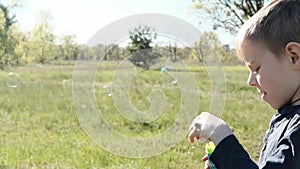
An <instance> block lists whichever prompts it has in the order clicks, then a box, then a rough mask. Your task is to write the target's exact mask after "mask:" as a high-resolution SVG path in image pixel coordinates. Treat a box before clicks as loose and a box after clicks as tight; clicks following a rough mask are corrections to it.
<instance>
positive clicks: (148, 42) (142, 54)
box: [127, 25, 161, 69]
mask: <svg viewBox="0 0 300 169" xmlns="http://www.w3.org/2000/svg"><path fill="white" fill-rule="evenodd" d="M156 37H157V33H156V31H155V29H154V28H152V27H150V26H147V25H139V26H137V27H136V28H134V29H133V30H129V38H130V40H131V42H130V44H129V46H128V47H127V49H129V51H130V53H131V57H130V58H129V60H130V61H131V62H132V63H133V64H134V65H135V66H137V67H141V68H143V69H149V68H150V66H151V65H152V64H155V63H156V59H158V58H159V57H161V55H160V54H159V53H157V52H153V51H152V44H153V41H154V40H155V39H156Z"/></svg>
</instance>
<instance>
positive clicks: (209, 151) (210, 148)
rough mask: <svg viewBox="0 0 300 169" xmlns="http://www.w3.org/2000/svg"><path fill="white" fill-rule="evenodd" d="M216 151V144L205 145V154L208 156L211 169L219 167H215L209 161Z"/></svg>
mask: <svg viewBox="0 0 300 169" xmlns="http://www.w3.org/2000/svg"><path fill="white" fill-rule="evenodd" d="M214 150H215V144H214V143H213V142H208V143H206V145H205V153H206V154H207V156H208V166H209V168H210V169H217V167H216V166H215V165H214V163H213V162H212V161H211V160H210V159H209V158H210V155H211V154H212V153H213V151H214Z"/></svg>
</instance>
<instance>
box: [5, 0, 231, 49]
mask: <svg viewBox="0 0 300 169" xmlns="http://www.w3.org/2000/svg"><path fill="white" fill-rule="evenodd" d="M17 1H18V3H19V4H20V5H21V6H20V7H18V8H17V9H15V10H14V11H13V13H14V14H16V19H17V21H18V22H17V24H18V26H19V27H20V28H21V30H23V31H30V30H32V29H33V28H34V26H35V25H36V24H37V23H38V17H39V16H40V14H41V11H46V12H48V13H49V14H50V16H51V20H50V21H51V24H52V25H53V26H54V34H55V35H58V36H60V37H62V36H63V35H71V34H74V35H76V41H77V42H78V43H87V42H88V40H89V39H90V38H91V37H92V36H93V35H94V34H95V33H96V32H97V31H99V30H101V28H103V27H105V26H107V25H109V24H110V23H112V22H115V21H117V20H119V19H121V18H124V17H128V16H131V15H135V14H143V13H159V14H167V15H171V16H175V17H177V18H180V19H183V20H184V21H186V22H189V23H191V24H192V25H194V26H195V27H197V28H199V30H200V31H210V30H211V28H212V25H211V24H210V23H206V22H205V20H204V19H203V18H201V16H200V15H199V14H198V13H197V12H196V11H194V10H193V9H192V8H191V6H192V4H193V2H192V0H17ZM0 2H2V3H3V4H5V5H8V4H9V3H11V2H12V0H0ZM199 23H201V25H200V24H199ZM219 35H220V36H219V38H220V40H221V42H222V43H224V44H232V43H233V39H234V37H232V36H231V35H230V34H228V33H224V32H219Z"/></svg>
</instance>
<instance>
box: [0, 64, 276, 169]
mask: <svg viewBox="0 0 300 169" xmlns="http://www.w3.org/2000/svg"><path fill="white" fill-rule="evenodd" d="M116 66H117V64H116V63H107V64H102V65H101V66H100V67H99V71H98V73H97V75H96V77H95V89H96V90H95V99H96V101H97V103H98V107H99V110H100V111H101V112H102V113H103V116H104V118H105V119H106V120H107V122H108V123H109V124H110V125H111V126H112V127H113V128H114V129H115V130H117V131H119V132H120V133H125V134H126V135H128V136H132V137H152V136H155V135H156V134H159V133H161V132H164V131H165V130H166V129H167V128H168V127H170V126H171V125H172V124H173V123H174V120H175V118H176V115H177V113H178V109H179V107H180V104H179V103H180V92H181V91H180V89H179V88H178V85H177V84H174V85H168V84H167V83H168V82H169V81H170V80H171V81H172V80H173V79H172V78H171V77H167V76H166V75H165V74H163V75H162V74H160V73H159V71H157V70H149V71H146V72H143V73H140V74H139V76H138V77H137V78H135V79H132V81H131V83H130V85H129V87H128V89H129V90H128V93H129V96H130V97H129V98H130V102H131V103H132V105H134V106H135V107H136V109H138V110H140V111H147V110H148V109H149V107H150V104H151V103H150V102H149V96H150V95H151V91H152V90H153V88H152V86H154V85H156V86H157V88H161V91H162V92H163V93H164V94H165V96H166V107H165V109H164V110H165V111H164V112H163V113H162V114H161V115H160V116H159V117H158V118H157V119H155V120H154V121H152V122H150V123H139V122H134V121H131V120H128V119H126V118H125V117H123V116H121V115H120V114H119V113H118V110H117V109H116V108H115V105H114V101H113V97H112V96H110V95H108V94H109V92H110V90H109V89H107V88H103V86H105V85H111V83H112V80H111V79H112V77H113V76H114V70H115V68H116ZM73 70H74V67H73V66H60V67H58V66H56V67H53V66H45V67H42V68H41V67H19V68H14V69H10V70H5V71H1V72H0V79H1V83H0V84H1V86H2V87H0V95H1V97H0V126H1V132H0V168H63V169H64V168H107V169H108V168H116V169H121V168H122V169H123V168H138V169H139V168H178V169H179V168H180V169H182V168H202V167H203V164H202V163H201V162H200V159H201V157H202V156H203V155H204V146H203V145H202V144H200V143H196V144H190V143H189V142H188V140H187V139H186V138H184V139H183V140H182V141H181V142H180V143H178V144H177V145H176V146H174V147H172V148H171V150H170V151H167V152H165V153H163V154H160V155H157V156H155V157H150V158H143V159H133V158H126V157H119V156H117V155H114V154H113V153H110V152H107V151H105V150H104V149H102V148H101V147H100V146H98V145H97V144H96V143H95V142H94V141H93V140H92V139H90V138H89V137H88V135H87V134H86V133H85V132H84V130H83V129H82V127H81V124H80V123H79V120H78V119H77V114H76V112H75V109H74V104H73V98H72V76H73ZM224 70H225V76H226V91H225V92H226V104H225V108H224V112H223V114H222V118H224V119H225V121H227V122H228V123H229V124H230V126H231V127H232V128H233V130H234V132H235V133H236V135H237V136H238V138H239V139H240V141H241V143H242V144H243V145H244V146H245V148H246V149H247V150H248V151H249V153H250V155H251V156H252V157H253V158H254V159H255V160H257V159H258V154H259V151H260V148H261V143H262V138H263V135H264V132H265V130H266V129H267V126H268V122H269V119H270V117H271V115H272V114H273V112H274V111H273V110H272V109H271V108H270V107H268V106H267V105H266V104H265V103H263V102H262V101H261V100H260V99H259V96H258V94H257V92H256V90H255V89H252V88H250V87H248V86H247V84H246V80H247V76H248V72H247V69H246V68H244V67H242V66H238V67H224ZM11 71H13V72H16V73H18V74H19V75H20V77H21V82H22V83H21V84H20V85H19V86H18V87H16V88H13V87H11V86H7V85H6V78H7V75H8V73H9V72H11ZM189 71H192V73H193V77H194V78H195V79H196V81H197V84H198V89H199V91H198V92H199V97H200V103H199V109H200V110H199V112H198V113H200V112H201V111H208V110H209V107H210V102H211V84H210V80H209V76H208V74H207V70H206V69H205V68H204V67H201V66H200V65H199V66H197V65H196V66H195V65H194V66H191V67H189ZM179 73H187V72H184V71H183V72H179ZM170 139H172V138H170Z"/></svg>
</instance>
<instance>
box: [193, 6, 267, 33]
mask: <svg viewBox="0 0 300 169" xmlns="http://www.w3.org/2000/svg"><path fill="white" fill-rule="evenodd" d="M193 2H194V7H195V8H196V9H197V10H199V11H200V12H202V13H203V14H204V13H205V14H208V15H209V17H210V18H211V19H212V21H213V23H214V24H213V28H214V29H217V28H224V29H226V30H229V31H230V32H231V33H236V32H237V30H238V29H239V27H240V26H241V25H243V23H244V22H245V21H246V20H247V19H249V18H250V17H251V16H253V15H254V14H255V13H256V12H257V11H258V10H259V9H260V8H262V7H263V5H264V0H193Z"/></svg>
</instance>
